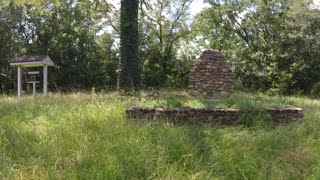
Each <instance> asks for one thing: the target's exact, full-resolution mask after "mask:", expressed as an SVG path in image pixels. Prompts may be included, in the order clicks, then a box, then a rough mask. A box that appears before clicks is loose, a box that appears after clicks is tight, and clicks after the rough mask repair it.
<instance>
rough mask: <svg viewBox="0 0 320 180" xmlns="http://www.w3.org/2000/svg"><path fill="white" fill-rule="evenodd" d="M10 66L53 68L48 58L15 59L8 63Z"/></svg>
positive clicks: (29, 57) (28, 57)
mask: <svg viewBox="0 0 320 180" xmlns="http://www.w3.org/2000/svg"><path fill="white" fill-rule="evenodd" d="M10 65H11V66H25V67H36V66H45V65H47V66H53V65H54V63H53V62H52V60H51V59H50V57H49V56H43V55H40V56H23V57H17V58H15V59H13V60H12V61H11V62H10Z"/></svg>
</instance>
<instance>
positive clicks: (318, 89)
mask: <svg viewBox="0 0 320 180" xmlns="http://www.w3.org/2000/svg"><path fill="white" fill-rule="evenodd" d="M311 95H312V96H314V97H320V81H319V82H317V83H315V84H314V85H313V87H312V90H311Z"/></svg>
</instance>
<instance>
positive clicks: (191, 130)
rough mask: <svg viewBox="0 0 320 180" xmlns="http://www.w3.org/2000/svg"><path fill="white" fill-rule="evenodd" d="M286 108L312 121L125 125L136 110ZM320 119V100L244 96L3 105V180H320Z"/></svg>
mask: <svg viewBox="0 0 320 180" xmlns="http://www.w3.org/2000/svg"><path fill="white" fill-rule="evenodd" d="M281 105H296V106H299V107H302V108H304V110H305V118H304V120H303V121H302V122H299V123H291V124H288V125H279V126H268V125H261V123H253V124H252V125H251V126H245V125H243V126H235V127H219V126H216V125H211V124H199V125H173V124H170V123H167V122H161V121H160V122H159V121H158V122H152V121H150V122H146V121H141V122H137V121H130V120H127V119H126V117H125V109H126V108H127V107H130V106H152V107H186V106H189V107H223V108H242V109H246V108H247V109H252V108H262V107H269V106H281ZM319 109H320V101H318V100H312V99H308V98H303V97H279V96H274V97H268V96H265V95H263V94H254V95H252V94H246V93H235V94H234V95H233V96H232V97H231V98H230V99H227V100H224V101H220V102H214V101H206V100H201V99H196V98H192V97H189V96H188V95H187V94H186V93H184V92H161V96H160V97H159V98H155V99H150V98H146V97H145V95H144V94H143V95H142V96H141V97H129V96H120V95H118V94H117V93H114V92H111V93H107V94H95V93H91V94H86V93H74V94H69V95H61V94H52V95H50V96H49V97H48V98H42V97H36V98H35V99H33V98H31V97H24V98H21V99H20V100H18V99H17V98H15V97H1V98H0V179H319V178H320V162H319V155H320V141H319V137H320V122H319V120H320V111H319ZM251 118H252V117H251ZM253 119H256V122H259V117H256V116H254V117H253Z"/></svg>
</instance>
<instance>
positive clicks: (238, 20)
mask: <svg viewBox="0 0 320 180" xmlns="http://www.w3.org/2000/svg"><path fill="white" fill-rule="evenodd" d="M207 2H208V3H209V4H210V5H211V7H209V8H207V9H205V10H203V12H201V13H200V14H198V15H197V17H196V20H195V21H194V25H193V26H194V27H195V28H196V29H198V31H199V33H200V37H201V38H198V39H199V41H200V44H202V45H203V46H204V47H205V48H213V49H219V50H221V51H223V52H224V53H225V54H226V55H227V57H228V58H229V59H230V64H231V65H232V67H233V70H234V72H235V73H236V76H237V77H239V78H240V79H241V80H242V82H243V85H244V86H245V87H246V88H249V89H255V90H256V89H259V90H262V91H266V90H268V89H278V90H279V92H280V93H282V94H293V93H296V92H304V93H308V92H309V91H310V89H311V88H312V84H314V83H315V82H317V81H318V80H319V78H318V77H319V71H317V69H319V59H318V56H319V55H318V54H319V52H318V51H317V49H318V48H319V47H320V46H319V43H316V42H317V39H319V32H320V31H319V30H320V26H319V24H320V23H319V22H320V18H319V17H320V16H319V13H320V10H319V9H318V8H312V4H311V3H312V2H311V1H282V0H276V1H264V0H258V1H243V2H242V1H241V3H240V2H239V1H234V0H232V1H217V0H208V1H207ZM199 33H195V36H196V37H197V36H199Z"/></svg>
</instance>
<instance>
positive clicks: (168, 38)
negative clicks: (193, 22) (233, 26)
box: [140, 0, 192, 87]
mask: <svg viewBox="0 0 320 180" xmlns="http://www.w3.org/2000/svg"><path fill="white" fill-rule="evenodd" d="M191 3H192V0H176V1H170V0H156V1H151V2H149V3H148V4H144V5H145V6H143V7H141V18H140V27H141V31H140V33H141V47H140V48H141V49H140V50H141V57H142V59H143V80H144V83H145V85H146V86H152V87H163V86H173V85H175V84H176V85H177V84H179V86H180V87H181V85H182V84H185V83H181V81H180V79H184V77H186V76H187V75H186V73H185V72H186V71H185V69H184V68H185V67H186V66H185V65H188V63H187V62H182V61H180V59H178V54H179V53H178V52H179V50H180V49H183V47H181V45H180V43H181V40H182V39H184V38H186V37H187V36H188V35H189V34H190V32H191V31H190V28H189V25H188V21H189V20H190V19H189V16H188V10H189V6H190V4H191ZM175 82H179V83H175Z"/></svg>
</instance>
